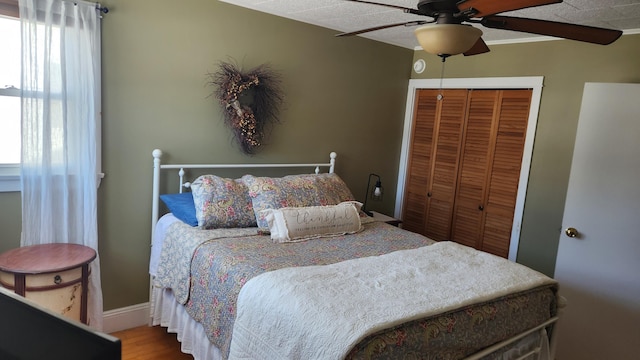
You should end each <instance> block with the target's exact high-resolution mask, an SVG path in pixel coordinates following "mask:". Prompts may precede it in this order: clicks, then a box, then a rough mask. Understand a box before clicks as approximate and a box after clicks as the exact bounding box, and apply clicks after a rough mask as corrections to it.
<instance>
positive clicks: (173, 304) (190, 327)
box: [152, 288, 223, 360]
mask: <svg viewBox="0 0 640 360" xmlns="http://www.w3.org/2000/svg"><path fill="white" fill-rule="evenodd" d="M153 292H154V294H153V296H152V298H153V299H154V300H153V301H154V304H153V318H152V325H154V326H156V325H160V326H162V327H166V328H167V332H170V333H176V334H177V335H178V341H180V343H181V347H180V350H181V351H182V352H183V353H186V354H191V355H193V358H194V360H222V359H223V357H222V353H221V352H220V349H218V348H217V347H215V346H214V345H213V344H211V342H210V341H209V340H208V339H207V335H206V333H205V331H204V328H203V327H202V325H201V324H200V323H199V322H197V321H195V320H193V319H192V318H191V317H190V316H189V314H187V311H186V310H185V308H184V307H183V306H181V305H180V304H179V303H178V302H177V301H176V300H175V298H174V296H173V292H172V291H171V290H170V289H160V288H154V289H153Z"/></svg>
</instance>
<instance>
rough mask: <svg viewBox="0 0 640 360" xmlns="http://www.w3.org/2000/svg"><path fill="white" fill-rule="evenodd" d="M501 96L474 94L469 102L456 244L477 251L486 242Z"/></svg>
mask: <svg viewBox="0 0 640 360" xmlns="http://www.w3.org/2000/svg"><path fill="white" fill-rule="evenodd" d="M498 94H499V93H498V91H496V90H472V91H471V92H470V94H469V100H468V102H469V105H468V114H467V119H466V126H465V129H464V137H463V141H462V153H461V156H460V175H459V177H458V183H457V190H456V198H455V211H454V215H453V221H452V222H453V224H452V240H454V241H456V242H459V243H461V244H464V245H468V246H472V247H474V248H478V247H479V246H480V244H481V242H482V238H481V234H482V227H483V222H484V208H485V206H486V204H485V197H486V193H487V179H488V177H489V174H490V173H491V156H492V150H493V142H494V139H495V136H494V133H495V129H494V127H495V120H494V119H495V115H496V109H497V102H498Z"/></svg>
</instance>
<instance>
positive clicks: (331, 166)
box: [149, 149, 566, 360]
mask: <svg viewBox="0 0 640 360" xmlns="http://www.w3.org/2000/svg"><path fill="white" fill-rule="evenodd" d="M152 155H153V188H152V189H153V190H152V191H153V193H152V211H151V241H153V239H154V235H155V228H156V224H157V223H158V219H159V205H160V173H161V170H178V176H179V178H180V184H179V189H178V191H179V192H180V193H182V191H183V189H184V188H189V187H190V186H191V182H189V181H185V169H201V170H203V169H258V168H279V169H286V168H315V173H316V174H318V173H319V172H320V168H325V167H326V168H328V172H329V173H333V172H334V171H335V164H336V157H337V154H336V153H335V152H331V153H330V154H329V157H330V160H329V162H328V163H290V164H251V163H249V164H162V163H161V157H162V151H161V150H160V149H155V150H153V152H152ZM149 288H150V291H149V307H150V309H149V326H152V325H153V314H154V299H153V296H154V295H153V293H154V292H153V279H150V286H149ZM565 306H566V299H564V298H563V297H559V298H558V310H557V315H556V316H554V317H552V318H550V319H549V320H547V321H545V322H544V323H542V324H540V325H538V326H536V327H533V328H531V329H528V330H525V331H523V332H522V333H520V334H517V335H515V336H513V337H511V338H509V339H506V340H504V341H502V342H499V343H497V344H494V345H492V346H490V347H487V348H485V349H483V350H481V351H479V352H477V353H475V354H473V355H471V356H469V357H466V358H465V359H464V360H478V359H481V358H482V357H484V356H487V355H489V354H491V353H493V352H495V351H497V350H499V349H501V348H503V347H506V346H508V345H510V344H512V343H514V342H516V341H518V340H520V339H522V338H524V337H526V336H528V335H530V334H532V333H534V332H540V336H547V335H546V331H545V329H546V328H547V327H548V326H549V325H552V324H555V329H554V331H553V334H552V336H551V339H550V341H549V354H550V359H554V356H555V352H556V342H557V334H558V331H557V323H558V320H559V319H560V317H561V316H562V313H563V312H564V308H565ZM541 350H542V349H541V347H537V348H535V349H533V350H531V351H530V352H528V353H526V354H524V355H522V356H520V357H518V358H517V359H515V360H523V359H526V358H528V357H529V356H531V355H534V354H539V353H540V351H541Z"/></svg>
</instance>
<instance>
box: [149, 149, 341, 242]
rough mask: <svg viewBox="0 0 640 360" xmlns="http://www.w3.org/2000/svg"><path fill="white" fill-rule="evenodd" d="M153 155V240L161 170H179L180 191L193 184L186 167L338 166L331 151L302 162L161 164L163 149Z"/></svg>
mask: <svg viewBox="0 0 640 360" xmlns="http://www.w3.org/2000/svg"><path fill="white" fill-rule="evenodd" d="M152 155H153V195H152V198H153V199H152V203H151V241H153V235H154V232H155V228H156V224H157V223H158V218H159V206H160V170H171V169H174V170H178V176H179V177H180V188H179V190H178V191H179V192H182V189H183V188H185V187H186V188H188V187H190V186H191V182H188V181H185V180H184V174H185V171H184V169H258V168H281V169H287V168H315V173H316V174H317V173H319V172H320V168H321V167H322V168H324V167H326V168H328V169H329V173H333V172H334V170H335V166H336V157H337V156H338V154H336V153H335V152H331V153H330V154H329V162H328V163H304V164H303V163H300V164H161V162H160V158H161V157H162V150H160V149H155V150H153V152H152Z"/></svg>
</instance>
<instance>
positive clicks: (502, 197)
mask: <svg viewBox="0 0 640 360" xmlns="http://www.w3.org/2000/svg"><path fill="white" fill-rule="evenodd" d="M531 94H532V91H531V90H503V91H501V92H500V95H501V96H500V101H499V106H498V113H497V119H498V126H497V131H496V136H495V145H494V154H493V159H492V163H491V169H492V170H491V176H490V178H489V182H488V188H487V190H488V193H487V200H486V203H487V204H486V206H485V216H486V219H485V225H484V228H483V232H482V238H483V240H482V245H481V247H480V249H481V250H484V251H487V252H490V253H493V254H496V255H499V256H502V257H507V256H508V255H509V242H510V239H511V228H512V226H513V212H514V210H515V203H516V196H517V192H518V182H519V180H520V167H521V162H522V152H523V150H524V141H525V136H526V131H527V122H528V119H529V107H530V104H531Z"/></svg>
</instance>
